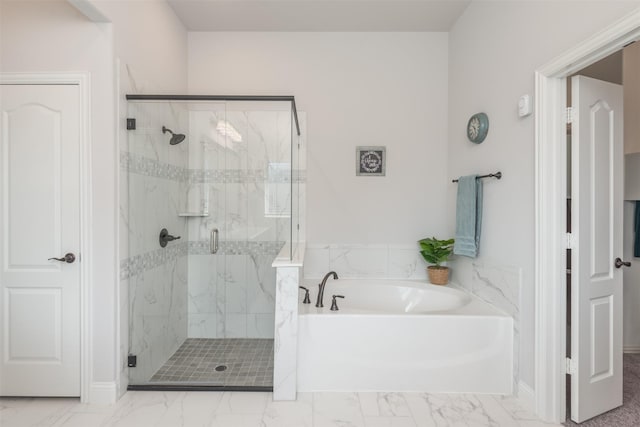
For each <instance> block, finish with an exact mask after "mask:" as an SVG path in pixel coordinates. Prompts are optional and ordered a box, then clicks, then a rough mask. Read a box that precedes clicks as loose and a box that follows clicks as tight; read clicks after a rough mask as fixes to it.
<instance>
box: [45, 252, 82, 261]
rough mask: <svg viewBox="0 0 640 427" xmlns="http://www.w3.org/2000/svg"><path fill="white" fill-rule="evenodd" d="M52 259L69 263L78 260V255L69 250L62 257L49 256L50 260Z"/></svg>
mask: <svg viewBox="0 0 640 427" xmlns="http://www.w3.org/2000/svg"><path fill="white" fill-rule="evenodd" d="M51 260H55V261H60V262H66V263H67V264H73V262H74V261H75V260H76V256H75V255H74V254H72V253H71V252H69V253H68V254H66V255H65V256H64V257H62V258H49V261H51Z"/></svg>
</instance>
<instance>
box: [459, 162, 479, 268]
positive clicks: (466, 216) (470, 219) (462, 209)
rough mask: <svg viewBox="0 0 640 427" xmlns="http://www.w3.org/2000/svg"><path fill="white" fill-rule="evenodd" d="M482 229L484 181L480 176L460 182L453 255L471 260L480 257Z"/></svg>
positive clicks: (465, 177)
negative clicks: (479, 248)
mask: <svg viewBox="0 0 640 427" xmlns="http://www.w3.org/2000/svg"><path fill="white" fill-rule="evenodd" d="M481 228H482V180H481V179H478V175H468V176H463V177H461V178H460V179H459V180H458V196H457V200H456V235H455V243H454V245H453V253H454V254H456V255H464V256H467V257H470V258H475V257H476V256H478V247H479V246H480V231H481Z"/></svg>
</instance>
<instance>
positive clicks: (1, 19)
mask: <svg viewBox="0 0 640 427" xmlns="http://www.w3.org/2000/svg"><path fill="white" fill-rule="evenodd" d="M1 8H2V13H1V16H0V29H1V30H0V31H1V32H0V35H1V37H0V39H1V41H0V64H1V68H0V71H3V72H89V73H90V74H91V87H90V90H91V139H92V141H91V150H92V163H91V175H92V191H93V194H94V196H93V206H92V226H93V230H92V231H93V239H94V240H93V245H92V248H91V249H92V259H91V262H92V266H93V276H92V282H93V283H92V289H93V295H92V303H91V307H90V308H89V312H90V313H91V327H92V329H91V335H92V336H93V339H92V345H93V347H92V355H93V360H92V367H93V371H92V378H91V381H92V382H94V383H108V384H109V385H111V386H112V385H113V381H114V378H115V366H116V354H115V351H114V349H115V347H114V346H115V343H116V311H115V297H116V283H117V278H116V256H115V254H116V242H117V240H116V237H115V236H116V220H117V217H116V214H117V199H116V187H115V182H116V164H117V163H116V153H117V152H116V146H115V144H114V139H115V135H114V129H115V126H114V115H113V111H114V99H113V93H114V76H113V43H112V33H111V27H110V25H109V24H94V23H92V22H89V21H88V20H87V19H86V18H85V17H84V16H82V15H80V14H79V13H78V12H77V11H76V10H75V9H74V8H72V7H71V6H69V5H68V4H67V3H65V2H61V1H47V2H3V3H2V4H1Z"/></svg>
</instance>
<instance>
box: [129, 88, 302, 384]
mask: <svg viewBox="0 0 640 427" xmlns="http://www.w3.org/2000/svg"><path fill="white" fill-rule="evenodd" d="M125 98H126V100H127V101H266V102H289V103H290V104H291V112H292V113H293V118H294V121H295V124H296V133H297V135H298V136H301V132H300V123H299V121H298V110H297V108H296V100H295V97H294V96H293V95H273V96H272V95H154V94H149V95H143V94H127V95H125ZM298 146H299V144H298ZM291 152H292V153H293V147H292V150H291ZM292 155H293V154H292ZM291 164H292V165H293V159H291ZM291 185H293V179H292V180H291ZM292 209H293V208H292ZM291 227H292V228H293V222H292V224H291ZM299 227H300V225H299V224H298V229H299ZM291 239H293V229H292V230H291ZM127 390H144V391H203V390H204V391H251V392H256V391H265V392H271V391H273V386H271V387H263V386H229V385H188V384H158V385H155V384H141V385H132V384H129V385H128V386H127Z"/></svg>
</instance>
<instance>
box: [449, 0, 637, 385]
mask: <svg viewBox="0 0 640 427" xmlns="http://www.w3.org/2000/svg"><path fill="white" fill-rule="evenodd" d="M637 6H638V2H635V1H633V2H615V1H585V2H561V1H555V2H536V1H530V2H529V1H528V2H524V1H519V2H509V1H502V2H498V1H496V2H472V3H471V4H470V5H469V7H468V8H467V9H466V10H465V12H464V14H463V15H462V16H461V17H460V19H459V20H458V21H457V23H456V24H455V25H454V27H453V29H452V31H451V32H450V46H449V54H450V62H449V66H450V74H449V78H450V80H449V145H448V152H449V155H448V159H449V162H448V165H449V171H448V173H449V175H450V176H459V175H466V174H470V173H485V172H495V171H497V170H501V171H502V172H503V174H504V177H503V179H502V180H501V181H497V180H492V181H486V186H485V193H484V195H485V198H484V217H483V228H482V240H481V243H480V255H479V257H478V259H477V260H475V261H472V260H469V259H458V260H457V261H455V262H454V265H453V268H454V278H455V280H457V281H460V282H465V283H479V282H481V281H482V279H483V278H482V277H481V275H480V274H479V273H478V272H479V270H481V269H482V268H484V267H486V266H489V267H490V268H493V269H498V270H500V269H505V270H509V271H512V272H513V271H514V270H515V271H518V270H519V271H520V273H521V274H519V275H515V274H514V275H512V277H516V278H517V277H520V278H521V279H520V280H519V282H520V283H516V284H515V285H513V284H509V286H513V287H515V288H519V295H520V297H519V300H520V301H519V304H518V306H519V313H518V314H519V316H520V334H521V342H520V350H521V351H520V354H521V359H520V372H521V379H522V380H523V381H524V382H525V383H526V384H528V385H530V386H532V385H533V383H534V359H533V357H534V271H533V268H534V225H535V224H534V121H533V116H530V117H528V118H524V119H519V118H518V116H517V102H518V97H519V96H520V95H523V94H527V93H528V94H531V95H533V91H534V71H535V69H536V68H537V67H539V66H541V65H543V64H545V63H546V62H548V61H550V60H551V59H553V58H554V57H555V56H557V55H559V54H560V53H562V52H563V51H564V50H566V49H569V48H571V47H573V46H574V45H576V44H577V43H578V42H580V41H582V40H583V39H585V38H587V37H588V36H590V35H592V34H593V33H594V32H595V31H597V30H599V29H601V28H604V27H605V26H607V25H610V24H611V23H613V22H614V21H615V20H616V19H618V18H620V17H622V16H623V15H624V14H625V13H627V12H629V11H631V10H632V9H633V8H635V7H637ZM569 22H570V24H568V23H569ZM479 111H484V112H486V113H487V114H488V115H489V119H490V128H489V135H488V136H487V139H486V140H485V141H484V143H482V144H481V145H475V144H472V143H470V142H469V141H467V139H466V135H465V128H466V123H467V121H468V119H469V117H470V116H471V115H472V114H473V113H476V112H479ZM454 206H455V188H451V187H450V192H449V207H450V209H449V211H450V212H454ZM454 225H455V222H454V218H453V216H452V217H451V220H450V221H449V229H450V230H451V232H452V233H453V229H454ZM460 258H462V257H460ZM474 263H475V266H474V265H473V264H474ZM498 287H499V286H498ZM515 303H518V301H517V300H516V301H515Z"/></svg>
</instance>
